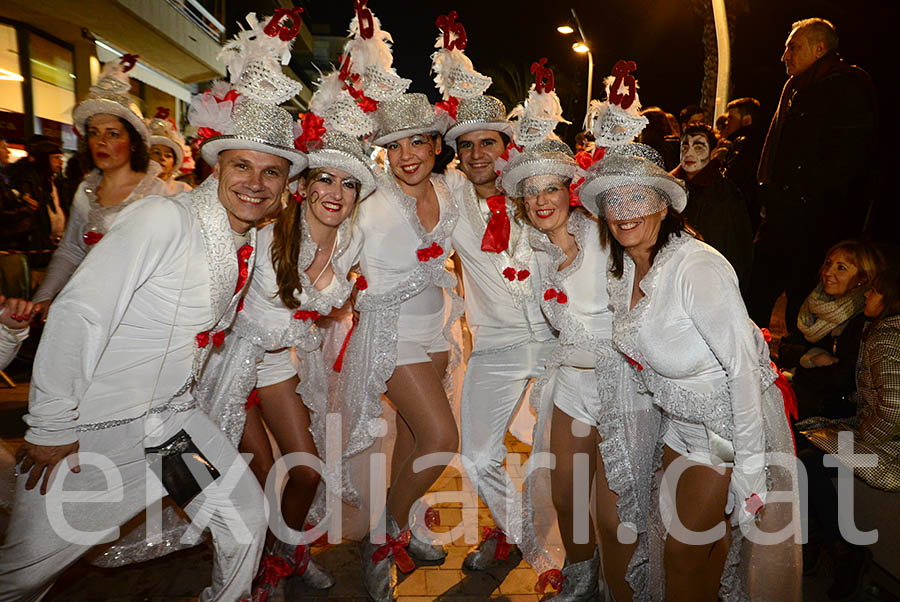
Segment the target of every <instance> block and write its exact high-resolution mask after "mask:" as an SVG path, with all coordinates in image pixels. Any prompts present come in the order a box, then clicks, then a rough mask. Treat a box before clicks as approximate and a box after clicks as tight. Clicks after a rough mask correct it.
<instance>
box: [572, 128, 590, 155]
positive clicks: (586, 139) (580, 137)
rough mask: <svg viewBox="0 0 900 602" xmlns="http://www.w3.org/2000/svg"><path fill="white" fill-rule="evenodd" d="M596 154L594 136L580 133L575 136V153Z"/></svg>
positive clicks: (588, 133)
mask: <svg viewBox="0 0 900 602" xmlns="http://www.w3.org/2000/svg"><path fill="white" fill-rule="evenodd" d="M581 151H584V152H586V153H593V152H594V135H593V134H592V133H590V132H578V134H576V136H575V152H576V153H579V152H581Z"/></svg>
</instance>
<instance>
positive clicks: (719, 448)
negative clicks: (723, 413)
mask: <svg viewBox="0 0 900 602" xmlns="http://www.w3.org/2000/svg"><path fill="white" fill-rule="evenodd" d="M663 443H665V444H666V445H668V446H669V447H671V448H672V451H674V452H677V453H678V454H679V455H681V456H684V457H685V458H687V459H688V460H690V461H692V462H697V463H698V464H706V465H707V466H724V467H726V468H728V467H731V466H734V461H733V460H734V446H733V445H732V444H731V442H730V441H728V440H727V439H723V438H722V437H719V436H718V435H716V434H715V433H713V432H710V431H708V430H707V428H706V427H705V426H703V425H702V424H696V423H694V422H684V421H682V420H675V419H672V418H670V419H669V423H668V427H667V428H666V432H665V434H664V435H663ZM711 447H712V448H713V450H714V451H711V450H710V448H711Z"/></svg>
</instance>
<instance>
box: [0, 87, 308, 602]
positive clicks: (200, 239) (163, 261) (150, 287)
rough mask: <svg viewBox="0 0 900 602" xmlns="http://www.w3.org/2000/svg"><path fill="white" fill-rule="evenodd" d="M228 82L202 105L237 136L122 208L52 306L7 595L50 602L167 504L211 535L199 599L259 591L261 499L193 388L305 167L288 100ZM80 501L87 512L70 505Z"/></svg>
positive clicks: (3, 593)
mask: <svg viewBox="0 0 900 602" xmlns="http://www.w3.org/2000/svg"><path fill="white" fill-rule="evenodd" d="M231 75H232V79H233V80H234V81H238V82H240V84H239V85H238V86H237V87H236V88H235V89H234V90H231V89H229V90H228V96H229V99H230V100H229V101H227V103H228V104H226V101H224V100H222V99H219V98H218V97H214V96H213V95H212V92H207V93H205V94H203V95H201V96H200V97H198V98H195V102H194V103H192V112H191V117H192V121H193V122H194V125H197V126H198V127H201V128H207V129H206V130H205V131H207V132H212V131H213V127H211V126H212V125H213V124H210V123H208V122H204V120H203V118H204V116H208V115H209V114H210V111H209V107H214V108H221V110H220V111H219V112H218V114H217V120H216V121H215V124H214V125H215V126H216V127H218V128H219V129H225V131H226V132H227V133H226V134H221V133H219V132H215V135H214V136H211V137H209V138H208V139H207V140H206V141H205V142H204V143H203V145H202V147H201V152H202V153H203V157H204V159H205V160H206V161H207V162H208V163H209V164H211V165H214V166H215V167H214V171H213V175H212V176H211V177H209V178H208V179H207V180H206V181H205V182H204V183H203V184H201V185H200V186H199V187H197V188H196V189H195V190H193V191H191V192H189V193H184V194H181V195H178V196H175V197H170V198H164V197H160V196H150V197H146V198H144V199H142V200H140V201H138V202H135V203H134V204H132V205H130V206H128V207H126V208H125V209H123V210H122V212H121V214H120V215H119V217H118V219H117V220H116V221H115V223H114V224H113V226H112V227H111V228H110V229H109V231H108V232H107V234H106V235H105V236H104V237H103V238H102V239H101V240H100V241H99V242H98V243H97V244H96V247H95V249H94V250H93V251H92V252H91V253H90V254H89V255H88V256H87V257H86V258H85V260H84V261H83V262H82V264H81V265H80V267H79V268H78V269H77V271H76V272H75V274H74V275H73V276H72V278H71V280H69V282H68V284H67V285H66V286H65V288H64V289H63V290H62V292H61V293H60V294H59V296H58V297H57V298H56V300H55V302H54V304H53V307H52V310H51V311H50V312H49V317H48V320H47V325H46V328H45V332H44V336H43V338H42V341H41V345H40V347H39V349H38V353H37V356H36V358H35V363H34V376H33V381H32V386H31V398H30V400H29V407H28V414H27V415H26V416H25V422H26V423H27V424H28V426H29V428H28V431H27V433H26V435H25V443H24V445H23V446H22V448H21V449H20V450H19V452H18V454H17V460H18V462H19V464H18V467H17V468H18V472H19V473H20V474H19V476H18V479H17V482H16V501H15V504H14V506H13V511H12V516H11V519H10V526H9V531H8V533H7V539H6V543H5V545H4V546H3V548H0V600H36V599H39V598H40V597H41V596H42V595H43V594H44V593H45V592H46V590H47V589H48V588H49V587H50V586H51V585H52V583H53V581H54V580H55V579H56V577H57V576H58V575H59V574H60V573H61V572H62V571H63V570H64V569H65V568H66V567H68V566H69V565H71V564H72V563H73V562H75V561H76V560H77V559H78V558H79V557H80V556H82V555H83V554H84V553H85V552H87V551H88V550H89V549H90V547H91V546H92V545H94V544H96V543H100V542H108V541H111V540H113V539H115V538H116V537H117V536H118V532H119V529H118V528H119V527H120V526H121V525H123V524H124V523H125V522H127V521H128V520H130V519H131V518H132V517H134V516H135V515H136V514H138V513H139V512H141V511H142V510H144V508H145V507H148V506H151V505H154V504H155V503H156V502H158V501H159V499H160V498H161V497H163V496H165V495H170V496H171V497H172V498H173V500H175V501H176V503H178V504H179V505H181V506H182V507H183V508H184V510H185V512H186V513H187V514H188V516H189V517H190V518H191V519H192V520H193V521H194V524H195V525H196V526H198V527H199V528H200V529H209V530H210V531H211V533H212V537H213V542H214V546H215V553H216V557H215V563H214V566H215V570H214V574H213V578H212V586H211V587H209V588H207V590H205V591H204V592H203V594H202V595H201V598H202V599H204V600H238V599H242V598H244V597H246V596H247V595H249V593H250V585H251V581H252V578H253V574H254V572H255V569H256V566H257V563H258V561H259V557H260V553H261V551H262V544H263V540H264V537H265V532H266V520H265V514H264V501H263V495H262V491H261V490H260V487H259V485H258V484H257V481H256V479H255V478H254V477H253V475H252V474H251V473H250V472H249V471H248V470H247V465H246V463H245V462H244V460H243V459H242V458H241V457H240V456H239V455H238V453H237V450H236V449H235V448H234V447H233V446H232V445H231V444H230V443H229V441H228V440H227V438H226V436H225V434H224V433H223V432H222V431H221V430H219V428H218V427H216V426H215V424H213V422H212V421H210V419H209V418H208V417H207V416H206V415H205V414H204V413H203V412H202V411H201V410H200V409H198V407H197V405H196V402H195V401H194V395H193V391H192V385H193V383H194V382H195V381H196V380H197V378H198V376H199V374H200V372H201V370H202V369H203V366H204V364H205V361H206V359H207V357H208V355H209V353H210V352H211V351H212V349H213V348H214V347H218V346H220V345H221V344H222V342H223V340H224V338H225V336H226V333H227V329H228V327H229V326H230V324H231V322H232V320H233V319H234V316H235V314H236V313H237V312H238V311H239V310H240V299H241V296H242V295H243V292H244V290H245V288H246V286H247V283H248V281H249V278H250V274H251V271H252V266H253V255H254V247H255V246H256V230H255V224H256V223H257V222H258V221H259V220H260V219H261V218H263V217H264V216H265V215H266V214H268V213H270V212H271V211H272V210H273V209H275V208H276V207H277V206H278V204H279V202H280V200H281V198H282V195H283V194H284V192H285V190H286V187H287V182H288V179H289V178H290V177H291V176H294V175H297V174H299V173H300V171H302V170H303V169H304V168H305V167H306V165H307V159H306V156H305V155H303V154H301V153H300V152H298V151H296V150H295V149H294V140H293V120H292V118H291V116H290V115H289V114H288V113H287V112H286V111H284V110H283V109H281V108H279V107H278V106H277V103H278V102H282V101H283V100H286V99H280V100H276V99H273V98H272V97H271V96H263V95H262V94H255V90H259V88H254V87H252V86H249V84H251V83H252V82H248V81H247V80H248V79H251V78H246V79H245V78H240V77H236V76H235V74H234V73H232V74H231ZM238 75H240V74H238ZM226 87H227V86H226ZM217 91H219V89H218V88H217ZM289 95H293V92H290V94H289ZM204 103H206V104H205V106H206V108H207V110H206V111H205V112H203V111H199V110H198V108H199V107H202V106H204ZM226 126H227V127H226ZM149 448H154V449H153V450H151V449H149ZM160 457H161V458H162V459H161V461H160V460H159V458H160ZM198 460H199V461H198ZM160 465H161V468H156V467H158V466H160ZM55 468H56V469H57V470H56V472H55V473H54V476H53V478H50V473H51V472H52V471H54V469H55ZM151 471H152V472H155V473H156V474H157V478H153V479H148V478H147V474H148V473H149V472H151ZM157 480H159V481H161V485H160V482H157ZM38 484H40V487H36V486H37V485H38ZM73 496H74V497H75V498H77V499H78V503H67V504H66V505H65V506H63V504H62V502H63V501H66V502H71V501H72V499H73Z"/></svg>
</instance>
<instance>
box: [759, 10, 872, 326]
mask: <svg viewBox="0 0 900 602" xmlns="http://www.w3.org/2000/svg"><path fill="white" fill-rule="evenodd" d="M837 46H838V35H837V32H836V31H835V28H834V25H832V24H831V23H829V22H828V21H826V20H824V19H805V20H803V21H798V22H797V23H794V26H793V29H792V30H791V33H790V35H789V36H788V39H787V42H786V43H785V51H784V54H783V55H782V57H781V60H782V61H783V62H784V64H785V69H786V71H787V74H788V76H789V79H788V81H787V83H786V84H785V86H784V90H783V91H782V93H781V100H780V101H779V103H778V109H777V111H776V112H775V116H774V117H773V118H772V123H771V125H770V126H769V133H768V135H767V136H766V141H765V146H764V149H763V152H762V157H761V159H760V164H759V172H758V178H759V180H760V182H762V183H763V184H764V185H765V186H766V191H765V192H764V194H765V202H764V206H765V212H766V214H765V221H764V222H763V224H762V226H761V227H760V231H759V235H758V236H757V244H756V250H755V256H754V265H753V273H752V275H751V280H750V291H749V299H748V309H749V311H750V317H751V318H752V319H753V320H754V321H755V322H756V323H757V324H759V325H760V326H768V324H769V320H770V318H771V314H772V308H773V307H774V305H775V301H776V300H777V299H778V297H779V296H780V295H781V293H782V292H784V293H785V294H786V295H787V309H786V311H785V322H786V324H787V326H788V328H789V329H793V328H794V327H795V324H796V323H797V313H798V311H799V309H800V304H801V303H802V301H803V299H805V298H806V295H807V294H808V292H809V290H810V289H812V288H813V286H814V284H815V281H814V275H815V273H816V267H817V263H818V261H819V258H820V257H822V256H823V255H824V254H825V251H826V249H828V247H830V246H831V245H832V244H834V243H835V242H836V241H838V240H842V239H845V238H852V237H854V236H857V235H858V234H859V233H860V232H861V230H862V226H863V221H864V219H865V215H866V210H867V205H868V198H867V197H868V195H869V194H870V190H869V185H870V184H869V172H870V164H871V162H872V161H871V159H872V156H873V151H874V149H875V142H876V126H877V123H876V121H877V119H876V103H875V92H874V89H873V86H872V82H871V80H870V79H869V76H868V75H867V74H866V72H865V71H863V70H862V69H860V68H859V67H856V66H853V65H850V64H848V63H847V62H845V61H844V60H843V59H842V58H841V57H840V56H839V55H838V53H837Z"/></svg>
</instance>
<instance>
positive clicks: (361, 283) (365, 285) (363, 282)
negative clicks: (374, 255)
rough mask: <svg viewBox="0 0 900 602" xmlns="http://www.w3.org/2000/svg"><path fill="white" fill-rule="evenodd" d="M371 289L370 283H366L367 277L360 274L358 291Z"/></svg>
mask: <svg viewBox="0 0 900 602" xmlns="http://www.w3.org/2000/svg"><path fill="white" fill-rule="evenodd" d="M367 288H369V283H368V282H366V277H365V276H363V275H362V274H360V275H359V276H357V277H356V290H358V291H364V290H366V289H367Z"/></svg>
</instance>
